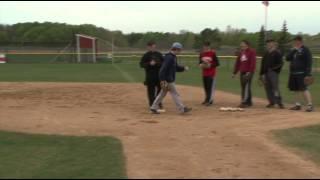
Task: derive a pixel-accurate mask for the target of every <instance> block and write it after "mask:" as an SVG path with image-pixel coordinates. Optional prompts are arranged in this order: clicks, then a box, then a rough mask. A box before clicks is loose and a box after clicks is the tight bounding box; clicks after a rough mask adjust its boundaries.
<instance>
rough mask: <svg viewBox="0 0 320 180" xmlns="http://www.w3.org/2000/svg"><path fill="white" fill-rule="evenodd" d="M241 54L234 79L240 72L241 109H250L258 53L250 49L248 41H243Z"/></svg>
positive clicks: (236, 64)
mask: <svg viewBox="0 0 320 180" xmlns="http://www.w3.org/2000/svg"><path fill="white" fill-rule="evenodd" d="M240 48H241V52H240V54H239V55H238V57H237V61H236V63H235V68H234V72H233V76H232V77H233V78H234V77H235V76H236V75H237V74H238V72H240V80H241V89H242V91H241V97H242V102H241V104H240V107H241V108H248V107H251V106H252V91H251V84H252V79H253V76H254V72H255V70H256V62H257V57H256V51H255V50H254V49H252V48H250V43H249V42H248V41H242V42H241V44H240Z"/></svg>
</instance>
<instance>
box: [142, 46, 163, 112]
mask: <svg viewBox="0 0 320 180" xmlns="http://www.w3.org/2000/svg"><path fill="white" fill-rule="evenodd" d="M147 48H148V52H146V53H145V54H144V55H143V57H142V58H141V61H140V67H142V68H144V69H145V74H146V78H145V82H144V84H145V85H146V86H147V93H148V100H149V107H151V106H152V104H153V102H154V100H155V99H156V97H157V96H158V94H159V93H160V91H161V86H160V80H159V71H160V68H161V65H162V63H163V56H162V54H161V53H160V52H158V51H156V43H155V42H153V41H150V42H148V44H147ZM160 108H161V109H162V105H161V104H160Z"/></svg>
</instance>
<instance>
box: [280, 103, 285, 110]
mask: <svg viewBox="0 0 320 180" xmlns="http://www.w3.org/2000/svg"><path fill="white" fill-rule="evenodd" d="M278 106H279V109H285V108H286V107H285V106H284V105H283V104H278Z"/></svg>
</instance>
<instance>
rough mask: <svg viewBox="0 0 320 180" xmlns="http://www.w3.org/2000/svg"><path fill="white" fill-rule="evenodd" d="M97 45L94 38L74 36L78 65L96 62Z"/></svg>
mask: <svg viewBox="0 0 320 180" xmlns="http://www.w3.org/2000/svg"><path fill="white" fill-rule="evenodd" d="M97 44H98V39H97V38H95V37H91V36H87V35H82V34H76V53H77V62H78V63H96V62H97V53H98V52H97V49H98V47H97Z"/></svg>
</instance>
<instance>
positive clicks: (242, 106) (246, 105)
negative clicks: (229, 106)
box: [238, 104, 252, 109]
mask: <svg viewBox="0 0 320 180" xmlns="http://www.w3.org/2000/svg"><path fill="white" fill-rule="evenodd" d="M251 106H252V104H240V105H239V106H238V108H243V109H244V108H249V107H251Z"/></svg>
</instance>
